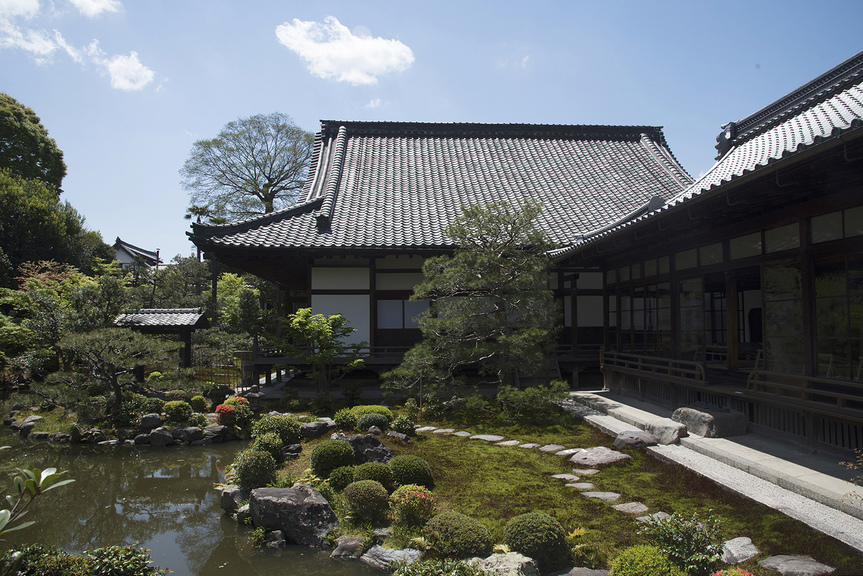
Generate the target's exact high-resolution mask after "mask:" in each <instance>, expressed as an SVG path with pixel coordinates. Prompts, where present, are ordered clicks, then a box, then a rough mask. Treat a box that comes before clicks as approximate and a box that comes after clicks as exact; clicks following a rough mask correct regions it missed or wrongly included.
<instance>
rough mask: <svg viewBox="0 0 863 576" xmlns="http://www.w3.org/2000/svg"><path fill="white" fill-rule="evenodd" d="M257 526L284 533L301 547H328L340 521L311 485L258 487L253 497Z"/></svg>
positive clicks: (253, 492)
mask: <svg viewBox="0 0 863 576" xmlns="http://www.w3.org/2000/svg"><path fill="white" fill-rule="evenodd" d="M249 510H251V512H252V520H253V522H254V524H255V526H262V527H263V528H264V529H266V530H281V531H282V532H284V533H285V538H286V539H287V540H289V541H291V542H294V543H295V544H299V545H301V546H318V547H319V546H324V545H325V544H326V537H327V535H328V534H329V533H330V532H333V531H335V530H338V529H339V521H338V519H337V518H336V514H335V512H333V509H332V508H331V507H330V504H329V502H327V501H326V499H325V498H324V497H323V496H321V493H320V492H318V491H317V490H315V489H314V488H312V487H311V486H309V485H308V484H301V483H299V482H298V483H296V484H294V485H293V487H291V488H256V489H254V490H252V493H251V496H250V498H249Z"/></svg>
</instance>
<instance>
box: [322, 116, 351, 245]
mask: <svg viewBox="0 0 863 576" xmlns="http://www.w3.org/2000/svg"><path fill="white" fill-rule="evenodd" d="M346 140H347V129H346V128H345V127H344V126H342V127H340V128H339V134H338V136H336V141H335V144H333V152H332V158H333V167H332V171H329V170H328V171H327V172H329V174H328V177H327V185H326V188H325V189H324V195H323V198H324V201H323V203H322V204H321V209H320V212H319V213H318V214H317V215H316V217H315V219H316V222H317V227H318V229H319V230H324V229H326V228H329V226H330V222H331V221H332V219H333V211H334V210H335V203H336V195H337V194H338V190H339V182H341V179H342V169H343V168H344V164H345V141H346Z"/></svg>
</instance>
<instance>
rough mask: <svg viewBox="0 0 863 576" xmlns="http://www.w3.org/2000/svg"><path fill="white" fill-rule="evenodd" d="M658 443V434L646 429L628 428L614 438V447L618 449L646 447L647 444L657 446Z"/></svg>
mask: <svg viewBox="0 0 863 576" xmlns="http://www.w3.org/2000/svg"><path fill="white" fill-rule="evenodd" d="M657 443H658V440H657V439H656V436H654V435H653V434H651V433H650V432H645V431H644V430H626V431H624V432H621V433H620V434H618V435H617V437H616V438H615V439H614V447H615V448H617V449H618V450H619V449H621V448H646V447H647V446H656V444H657Z"/></svg>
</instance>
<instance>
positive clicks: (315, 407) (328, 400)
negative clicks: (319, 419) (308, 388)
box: [309, 392, 333, 416]
mask: <svg viewBox="0 0 863 576" xmlns="http://www.w3.org/2000/svg"><path fill="white" fill-rule="evenodd" d="M309 411H310V412H311V413H312V414H315V415H317V416H328V415H330V414H332V413H333V397H332V396H330V393H329V392H318V393H317V394H315V396H314V397H313V398H312V399H311V401H309Z"/></svg>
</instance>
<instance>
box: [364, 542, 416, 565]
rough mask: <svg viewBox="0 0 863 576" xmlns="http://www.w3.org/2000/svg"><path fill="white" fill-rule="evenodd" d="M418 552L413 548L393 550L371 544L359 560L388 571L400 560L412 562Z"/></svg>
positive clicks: (407, 562) (414, 560)
mask: <svg viewBox="0 0 863 576" xmlns="http://www.w3.org/2000/svg"><path fill="white" fill-rule="evenodd" d="M420 554H422V552H420V551H419V550H414V549H413V548H405V549H404V550H394V549H392V548H384V547H383V546H372V547H371V549H369V551H368V552H366V553H365V554H363V555H362V557H361V558H360V561H362V562H363V563H364V564H368V565H369V566H371V567H373V568H377V569H378V570H387V571H389V570H390V569H391V568H395V567H396V566H397V565H398V564H399V563H400V562H402V563H405V564H413V563H414V562H416V561H417V560H419V557H420Z"/></svg>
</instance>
